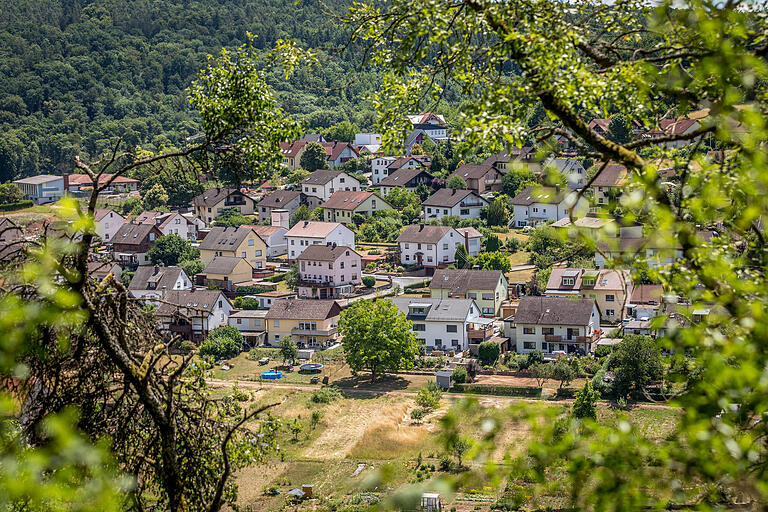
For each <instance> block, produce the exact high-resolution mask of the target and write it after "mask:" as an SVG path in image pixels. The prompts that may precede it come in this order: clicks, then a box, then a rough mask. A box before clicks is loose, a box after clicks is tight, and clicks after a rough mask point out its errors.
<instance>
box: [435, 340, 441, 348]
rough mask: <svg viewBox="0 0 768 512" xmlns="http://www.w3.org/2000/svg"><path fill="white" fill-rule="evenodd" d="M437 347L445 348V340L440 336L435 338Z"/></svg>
mask: <svg viewBox="0 0 768 512" xmlns="http://www.w3.org/2000/svg"><path fill="white" fill-rule="evenodd" d="M435 347H437V348H443V340H441V339H440V338H435Z"/></svg>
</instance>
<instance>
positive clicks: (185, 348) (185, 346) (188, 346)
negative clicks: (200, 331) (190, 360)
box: [177, 340, 197, 354]
mask: <svg viewBox="0 0 768 512" xmlns="http://www.w3.org/2000/svg"><path fill="white" fill-rule="evenodd" d="M177 348H178V349H179V350H181V351H182V352H186V353H187V354H189V353H190V352H192V351H194V350H195V349H197V346H196V345H195V344H194V343H192V342H191V341H189V340H184V341H182V342H181V343H179V345H178V347H177Z"/></svg>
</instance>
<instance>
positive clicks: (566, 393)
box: [555, 388, 578, 399]
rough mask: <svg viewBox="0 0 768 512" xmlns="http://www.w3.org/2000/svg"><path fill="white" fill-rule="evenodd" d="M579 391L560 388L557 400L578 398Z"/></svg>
mask: <svg viewBox="0 0 768 512" xmlns="http://www.w3.org/2000/svg"><path fill="white" fill-rule="evenodd" d="M577 391H578V389H572V388H558V389H557V392H555V398H558V399H562V398H573V397H574V396H576V392H577Z"/></svg>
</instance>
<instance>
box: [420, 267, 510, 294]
mask: <svg viewBox="0 0 768 512" xmlns="http://www.w3.org/2000/svg"><path fill="white" fill-rule="evenodd" d="M500 280H502V281H503V280H504V274H503V273H502V272H501V270H470V269H438V270H435V274H434V276H432V281H431V282H430V284H429V287H430V289H434V290H439V289H448V290H450V291H451V293H452V294H466V293H467V292H468V291H469V290H495V289H496V286H497V285H498V284H499V281H500Z"/></svg>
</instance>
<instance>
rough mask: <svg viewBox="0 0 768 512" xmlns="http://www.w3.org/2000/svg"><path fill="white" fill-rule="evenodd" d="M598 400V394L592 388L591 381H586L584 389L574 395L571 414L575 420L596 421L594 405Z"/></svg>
mask: <svg viewBox="0 0 768 512" xmlns="http://www.w3.org/2000/svg"><path fill="white" fill-rule="evenodd" d="M598 400H600V393H599V392H598V391H597V390H595V389H594V388H593V387H592V381H591V380H589V379H587V382H585V383H584V387H583V388H581V389H580V390H579V391H578V392H577V393H576V400H574V401H573V409H572V410H571V413H572V414H573V416H574V417H575V418H591V419H593V420H596V419H597V409H596V408H595V404H596V403H597V401H598Z"/></svg>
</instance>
